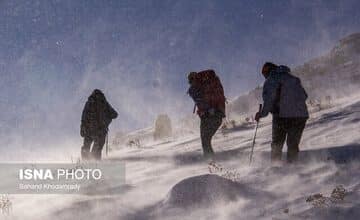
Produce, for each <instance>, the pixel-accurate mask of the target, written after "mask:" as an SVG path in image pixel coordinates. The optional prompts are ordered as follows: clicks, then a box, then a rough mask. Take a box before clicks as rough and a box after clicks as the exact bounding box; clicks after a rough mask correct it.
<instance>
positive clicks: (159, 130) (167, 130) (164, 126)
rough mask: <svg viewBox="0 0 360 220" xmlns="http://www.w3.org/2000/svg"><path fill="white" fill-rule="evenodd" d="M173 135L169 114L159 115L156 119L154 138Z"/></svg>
mask: <svg viewBox="0 0 360 220" xmlns="http://www.w3.org/2000/svg"><path fill="white" fill-rule="evenodd" d="M171 136H172V126H171V120H170V118H169V116H168V115H166V114H163V115H159V116H158V117H157V119H156V121H155V131H154V140H159V139H164V138H168V137H171Z"/></svg>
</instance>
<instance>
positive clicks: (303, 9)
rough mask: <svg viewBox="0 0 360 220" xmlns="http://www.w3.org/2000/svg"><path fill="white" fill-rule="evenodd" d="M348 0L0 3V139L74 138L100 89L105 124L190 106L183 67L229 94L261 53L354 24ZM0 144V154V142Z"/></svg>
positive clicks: (246, 85)
mask: <svg viewBox="0 0 360 220" xmlns="http://www.w3.org/2000/svg"><path fill="white" fill-rule="evenodd" d="M359 9H360V2H359V1H357V0H344V1H332V0H323V1H320V0H314V1H310V0H309V1H299V0H298V1H296V0H288V1H285V0H277V1H268V0H263V1H260V0H258V1H257V0H252V1H251V0H248V1H247V0H243V1H237V0H234V1H230V0H225V1H220V0H218V1H216V0H206V1H205V0H198V1H189V0H181V1H180V0H179V1H175V0H172V1H169V0H157V1H151V0H143V1H138V0H129V1H125V0H124V1H117V0H115V1H110V0H109V1H92V0H78V1H72V0H62V1H60V0H43V1H41V0H33V1H27V0H9V1H8V0H0V17H1V19H0V110H1V111H0V123H1V124H0V132H1V133H0V138H1V141H0V143H1V145H2V150H4V151H6V150H7V148H8V146H12V145H14V146H20V147H22V148H25V149H28V150H29V149H30V150H31V149H32V148H34V147H35V146H40V147H44V146H45V145H46V146H50V145H55V143H56V144H59V143H62V142H64V141H68V140H76V141H78V142H76V144H80V143H81V139H80V137H79V127H80V117H81V111H82V108H83V106H84V104H85V102H86V100H87V97H88V96H89V95H90V93H91V91H92V90H93V89H95V88H99V89H102V90H103V91H104V93H105V95H106V97H107V99H108V101H109V102H110V103H111V104H112V106H113V107H114V108H115V109H116V110H117V111H118V112H119V118H118V119H116V120H115V121H114V122H113V124H112V125H111V129H112V130H113V132H116V131H129V130H133V129H139V128H143V127H147V126H151V125H152V124H153V121H154V120H155V118H156V116H157V115H158V114H160V113H167V114H169V115H170V116H171V117H172V118H173V119H175V118H181V117H184V116H185V115H187V114H191V112H192V108H193V103H192V100H190V98H189V97H188V96H187V94H186V90H187V87H188V85H187V80H186V75H187V73H188V72H190V71H200V70H203V69H209V68H212V69H214V70H215V71H216V72H217V73H218V75H219V76H220V78H221V80H222V82H223V84H224V87H225V93H226V96H227V97H228V99H231V98H234V97H236V96H238V95H240V94H242V93H244V92H246V91H248V90H250V89H252V88H254V87H256V86H257V85H260V84H262V82H263V79H262V76H261V75H260V73H259V70H260V68H261V65H262V64H263V63H264V62H265V61H273V62H275V63H281V64H286V65H289V66H290V67H294V66H296V65H299V64H302V63H304V62H305V61H307V60H309V59H311V58H314V57H317V56H319V55H322V54H324V53H326V52H327V51H329V50H330V49H331V48H332V47H333V46H334V45H335V44H336V42H337V41H338V40H339V39H341V38H343V37H345V36H346V35H348V34H351V33H354V32H359V31H360V30H359V29H360V13H359ZM0 151H1V150H0Z"/></svg>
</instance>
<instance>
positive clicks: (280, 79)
mask: <svg viewBox="0 0 360 220" xmlns="http://www.w3.org/2000/svg"><path fill="white" fill-rule="evenodd" d="M262 96H263V101H264V105H263V109H262V112H261V117H266V116H267V115H268V114H269V112H270V113H272V114H273V116H275V117H280V118H308V117H309V113H308V110H307V106H306V99H307V97H308V95H307V94H306V91H305V89H304V88H303V86H302V85H301V81H300V79H299V78H298V77H295V76H293V75H291V74H290V68H289V67H287V66H279V67H278V68H276V69H275V70H274V71H272V72H270V74H269V77H268V78H267V79H266V81H265V83H264V86H263V94H262Z"/></svg>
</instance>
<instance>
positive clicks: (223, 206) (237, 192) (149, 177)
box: [8, 97, 360, 220]
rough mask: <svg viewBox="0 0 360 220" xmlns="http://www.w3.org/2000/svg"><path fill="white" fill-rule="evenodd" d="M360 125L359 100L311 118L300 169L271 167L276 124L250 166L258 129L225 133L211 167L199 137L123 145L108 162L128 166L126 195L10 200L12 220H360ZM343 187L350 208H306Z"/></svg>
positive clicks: (261, 138)
mask: <svg viewBox="0 0 360 220" xmlns="http://www.w3.org/2000/svg"><path fill="white" fill-rule="evenodd" d="M359 118H360V99H359V97H357V98H351V99H346V100H342V101H338V102H337V103H336V106H335V107H332V108H330V109H327V110H323V111H321V112H317V113H314V114H312V117H311V119H310V120H309V122H308V124H307V127H306V129H305V132H304V137H303V141H302V143H301V154H300V161H299V163H297V164H293V165H289V164H283V165H282V166H271V165H270V162H269V151H270V146H269V144H270V140H271V119H270V117H269V118H267V119H265V120H263V121H262V122H261V123H260V126H259V129H258V136H257V137H258V138H257V141H256V146H255V151H254V158H253V159H254V160H253V163H252V164H251V165H249V153H250V146H251V139H252V137H253V132H254V130H253V128H254V127H253V126H247V127H242V128H234V129H231V130H229V131H228V132H227V133H226V135H224V134H223V133H221V132H218V134H216V136H215V137H214V141H213V145H214V149H215V151H216V162H215V163H213V164H210V165H209V161H206V160H204V159H203V158H202V151H201V146H200V140H199V137H198V134H190V133H189V134H187V135H185V136H181V135H177V136H176V138H174V140H171V141H165V142H153V141H149V142H148V143H144V146H141V147H127V146H124V147H122V148H120V149H118V150H116V151H113V152H112V153H111V154H112V155H111V157H110V158H107V159H106V160H110V161H124V162H125V163H126V186H122V187H124V190H123V191H124V192H123V194H119V195H108V196H88V195H11V196H10V199H11V201H12V204H13V211H12V214H11V215H10V216H8V218H9V219H72V218H74V216H76V219H124V220H126V219H219V220H223V219H330V220H332V219H358V217H359V216H360V211H359V210H360V209H359V208H360V200H359V194H360V191H359V190H360V178H359V177H360V173H359V170H360V169H359V168H360V163H359V158H360V146H359V143H360V137H359V135H358V131H359V128H360V123H359V122H360V121H359ZM146 131H147V132H150V129H147V130H146ZM144 132H145V131H144V130H142V131H141V133H144ZM135 134H136V133H133V134H132V135H135ZM284 150H286V147H284ZM284 155H285V152H284ZM339 185H342V186H343V187H344V188H345V189H346V191H347V193H346V196H345V198H344V200H343V201H338V202H331V203H329V204H327V205H326V206H325V207H315V206H314V205H313V204H311V203H309V202H306V200H307V198H308V197H309V196H311V195H313V194H317V193H321V194H323V195H324V196H329V195H330V194H331V192H332V191H333V190H334V188H335V187H337V186H339Z"/></svg>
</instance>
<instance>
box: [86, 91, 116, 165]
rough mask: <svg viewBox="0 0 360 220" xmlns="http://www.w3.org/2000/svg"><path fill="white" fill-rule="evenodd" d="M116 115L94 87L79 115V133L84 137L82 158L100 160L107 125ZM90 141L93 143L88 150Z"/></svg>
mask: <svg viewBox="0 0 360 220" xmlns="http://www.w3.org/2000/svg"><path fill="white" fill-rule="evenodd" d="M117 116H118V114H117V112H116V111H115V110H114V109H113V108H112V107H111V105H110V104H109V103H108V102H107V101H106V98H105V95H104V93H103V92H102V91H101V90H99V89H95V90H94V91H93V92H92V94H91V95H90V96H89V98H88V100H87V102H86V104H85V107H84V110H83V112H82V116H81V126H80V135H81V137H83V138H84V145H83V146H82V148H81V158H82V159H84V160H88V159H95V160H101V151H102V149H103V146H104V144H105V138H106V135H107V132H108V127H109V125H110V123H111V121H112V119H115V118H116V117H117ZM92 143H94V144H93V147H92V149H91V151H90V147H91V144H92Z"/></svg>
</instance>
